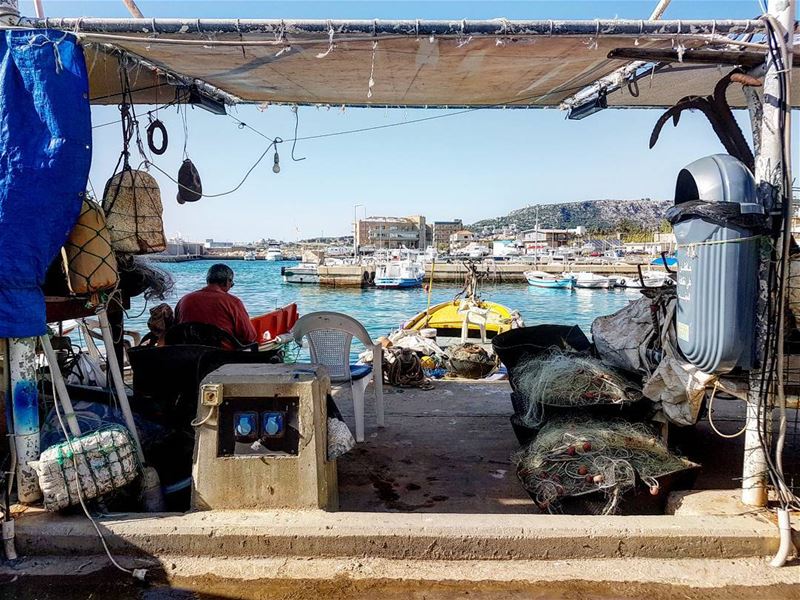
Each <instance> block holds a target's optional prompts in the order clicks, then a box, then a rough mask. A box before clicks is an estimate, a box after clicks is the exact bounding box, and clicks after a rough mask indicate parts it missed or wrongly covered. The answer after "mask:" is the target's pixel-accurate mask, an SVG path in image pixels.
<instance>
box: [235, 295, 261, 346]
mask: <svg viewBox="0 0 800 600" xmlns="http://www.w3.org/2000/svg"><path fill="white" fill-rule="evenodd" d="M231 297H232V298H233V299H234V302H233V310H234V315H233V316H234V318H233V322H234V332H233V335H234V337H235V338H236V339H237V340H239V342H240V343H241V344H252V343H253V342H257V341H258V333H256V328H255V327H253V324H252V323H251V322H250V316H249V315H248V314H247V311H246V310H245V308H244V304H243V303H242V301H241V300H240V299H239V298H237V297H236V296H231Z"/></svg>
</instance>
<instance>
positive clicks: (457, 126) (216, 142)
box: [20, 0, 798, 240]
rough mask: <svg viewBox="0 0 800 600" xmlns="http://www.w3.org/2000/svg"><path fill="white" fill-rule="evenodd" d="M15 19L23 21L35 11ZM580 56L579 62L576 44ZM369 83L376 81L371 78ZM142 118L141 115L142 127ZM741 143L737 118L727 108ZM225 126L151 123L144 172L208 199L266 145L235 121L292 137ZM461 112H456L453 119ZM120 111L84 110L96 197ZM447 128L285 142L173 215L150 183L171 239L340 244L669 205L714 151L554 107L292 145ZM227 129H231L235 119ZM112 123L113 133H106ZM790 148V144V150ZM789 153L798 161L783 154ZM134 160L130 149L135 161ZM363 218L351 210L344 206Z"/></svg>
mask: <svg viewBox="0 0 800 600" xmlns="http://www.w3.org/2000/svg"><path fill="white" fill-rule="evenodd" d="M137 2H138V4H139V6H140V8H141V9H142V12H143V13H144V14H145V15H146V16H153V17H158V16H184V17H199V18H203V17H205V18H212V17H241V18H248V17H274V18H290V17H299V18H392V17H394V18H421V19H432V18H492V17H498V16H504V17H507V18H510V19H514V18H517V19H519V18H553V19H559V18H573V19H575V18H614V17H620V18H634V19H641V18H647V16H648V15H649V13H650V11H651V10H652V8H653V7H654V6H655V4H656V0H644V1H636V2H618V1H598V2H569V3H566V2H435V1H434V2H426V3H423V2H293V3H287V2H238V1H228V2H152V1H148V0H137ZM20 8H21V10H22V11H23V12H24V13H26V14H32V13H33V9H32V2H30V1H27V0H22V1H21V2H20ZM45 8H46V10H47V11H48V16H86V15H91V16H117V17H124V16H127V14H126V12H125V8H124V6H123V4H122V2H118V1H107V2H97V1H81V2H76V1H66V0H65V1H54V0H48V1H47V2H45ZM759 13H760V8H759V5H758V2H757V1H756V0H742V1H732V2H703V1H695V2H690V1H681V0H676V1H673V2H672V3H671V4H670V7H669V9H668V10H667V13H666V15H665V18H673V19H676V18H680V19H691V18H750V17H753V16H755V15H757V14H759ZM587 51H591V50H590V49H589V48H588V47H587ZM374 76H375V78H376V79H378V78H380V77H381V73H379V72H378V73H375V74H374ZM148 109H149V107H137V113H138V114H139V115H140V119H141V122H142V123H143V125H144V126H146V124H147V116H146V114H145V113H146V111H147V110H148ZM737 112H738V114H737V117H738V118H739V121H740V124H741V125H742V129H743V130H744V131H745V135H746V136H748V137H749V123H748V122H747V120H746V117H747V115H746V113H745V112H744V111H737ZM230 113H231V115H232V117H231V116H227V117H226V116H216V115H212V114H210V113H207V112H206V111H203V110H199V109H194V110H193V109H191V108H190V109H189V110H187V111H186V116H187V124H188V132H189V134H188V138H187V139H186V140H184V134H183V123H182V119H181V117H180V115H179V114H177V112H176V110H175V108H170V109H164V110H161V111H159V112H158V115H157V116H158V118H159V119H161V120H162V121H163V122H164V124H165V125H166V127H167V130H168V132H169V136H170V139H169V142H170V144H169V148H168V149H167V151H166V153H165V154H164V155H163V156H159V157H157V160H155V161H154V162H155V163H156V164H157V165H158V166H159V167H161V168H163V169H164V170H165V171H166V172H168V173H170V175H171V176H172V177H175V176H176V175H177V171H178V167H179V166H180V163H181V160H182V158H183V156H182V153H183V147H184V141H185V142H186V150H187V154H188V156H189V157H190V158H191V159H192V160H193V161H194V163H195V165H196V166H197V168H198V170H199V172H200V175H201V177H202V181H203V188H204V191H206V192H208V193H212V194H214V193H219V192H223V191H226V190H230V189H231V188H233V187H235V186H236V185H237V184H238V183H239V182H240V181H241V179H242V177H243V175H244V174H245V172H246V171H247V170H248V169H249V168H250V167H251V166H252V164H253V163H254V162H255V160H256V158H257V157H258V156H259V155H260V154H261V153H262V152H264V150H265V148H266V141H265V139H264V138H263V137H260V136H259V135H258V134H257V133H255V132H254V131H252V130H251V129H249V128H241V127H240V126H239V124H238V122H237V119H238V120H240V121H243V122H245V123H247V124H248V125H249V126H252V127H253V128H254V129H256V130H258V131H260V132H262V133H263V134H264V135H267V136H269V137H274V136H280V137H282V138H284V139H291V138H292V137H293V136H294V127H295V115H294V113H293V112H292V108H291V107H288V106H270V107H269V108H268V109H266V110H259V109H258V108H257V107H255V106H241V107H234V108H232V109H231V110H230ZM455 113H458V114H455ZM118 115H119V112H118V110H117V108H116V107H114V106H107V107H101V106H96V107H94V108H93V110H92V116H93V123H94V126H95V129H94V150H93V151H94V157H93V164H92V170H91V185H92V188H93V189H94V191H95V194H96V195H101V194H102V190H103V186H104V184H105V182H106V180H107V179H108V178H109V177H110V176H111V175H112V172H113V169H114V165H115V164H116V162H117V158H118V156H119V152H120V149H121V132H120V129H119V124H117V123H115V121H116V120H118V118H119V117H118ZM435 115H436V116H438V115H450V116H447V117H445V118H441V119H437V120H433V121H426V122H422V123H410V124H405V125H403V126H398V127H393V128H389V129H381V130H378V131H370V132H362V133H354V134H351V135H341V136H335V137H328V138H322V139H315V140H308V141H302V142H299V143H298V144H297V147H296V148H295V149H294V157H295V158H296V159H304V160H293V159H292V148H291V144H281V145H280V146H279V148H278V150H279V154H280V165H281V170H280V173H279V174H275V173H273V172H272V168H271V167H272V151H270V152H269V153H268V156H267V157H266V158H265V159H264V161H263V162H262V163H261V164H260V165H259V166H258V167H257V168H256V169H255V170H254V172H253V174H252V175H251V176H250V177H249V178H248V180H247V181H246V182H245V183H244V184H243V185H242V187H241V188H240V189H239V190H238V191H237V192H235V193H233V194H231V195H228V196H224V197H221V198H203V199H201V200H200V201H199V202H197V203H187V204H178V203H177V202H176V200H175V195H176V186H175V184H174V183H172V182H171V181H170V180H169V179H168V178H167V177H164V176H163V175H162V174H161V173H158V172H153V175H154V176H155V177H156V179H157V180H158V182H159V184H160V186H161V193H162V201H163V204H164V222H165V229H166V232H167V234H168V235H170V236H172V235H174V234H176V233H177V232H180V233H181V234H182V236H183V237H184V238H186V239H192V240H204V239H206V238H214V239H220V240H248V239H250V240H257V239H261V238H276V239H282V240H298V239H302V238H312V237H318V236H322V235H325V236H341V235H352V233H353V221H354V212H355V211H357V212H358V215H359V216H361V215H363V214H364V212H366V214H367V215H380V216H383V215H412V214H423V215H425V216H426V217H427V219H428V220H429V221H431V222H432V221H435V220H451V219H461V220H462V221H463V222H464V224H469V223H473V222H475V221H478V220H481V219H486V218H492V217H498V216H502V215H505V214H507V213H508V212H510V211H512V210H514V209H518V208H522V207H524V206H526V205H530V204H536V203H538V202H545V203H553V202H569V201H582V200H593V199H601V198H612V199H617V198H618V199H638V198H643V197H650V198H656V199H658V198H661V199H668V198H671V197H672V195H673V190H674V182H675V178H676V176H677V173H678V171H679V170H680V169H681V168H682V167H683V166H684V165H686V164H688V163H689V162H691V161H693V160H695V159H697V158H700V157H702V156H705V155H708V154H713V153H718V152H723V151H724V150H723V148H722V146H721V144H720V143H719V142H718V140H717V138H716V136H715V135H714V133H713V131H712V129H711V127H710V125H709V124H708V122H707V121H706V120H705V118H704V117H703V116H702V115H700V114H690V113H687V114H685V115H683V117H682V119H681V123H680V126H679V127H678V128H673V127H672V126H671V125H669V126H667V127H665V129H664V131H663V132H662V135H661V139H660V141H659V143H658V145H657V146H656V147H655V148H654V149H653V150H648V145H647V144H648V139H649V136H650V131H651V130H652V127H653V125H654V124H655V122H656V120H657V118H658V116H659V115H660V111H655V110H649V111H648V110H641V111H640V110H605V111H602V112H600V113H597V114H595V115H592V116H591V117H589V118H587V119H584V120H582V121H565V119H564V117H565V114H564V113H562V112H560V111H558V110H524V109H523V110H502V109H485V110H475V111H470V112H466V113H465V112H463V111H446V110H422V109H416V110H412V109H409V110H404V109H382V108H381V109H379V108H374V109H351V108H348V109H346V110H344V111H343V110H341V109H340V108H330V109H327V108H316V107H299V109H298V116H299V134H300V135H301V136H311V135H316V134H323V133H330V132H340V131H350V130H355V129H362V128H367V127H374V126H378V125H386V124H389V123H405V122H408V121H412V120H414V119H419V118H423V117H429V116H435ZM233 117H235V118H233ZM107 123H110V124H109V125H105V124H107ZM797 139H798V136H795V138H794V144H795V146H796V145H797ZM795 151H797V150H796V149H795ZM137 160H138V156H137V153H136V151H135V150H134V151H133V157H132V163H133V164H134V166H136V165H137V164H138V163H137ZM358 205H360V208H356V207H357V206H358Z"/></svg>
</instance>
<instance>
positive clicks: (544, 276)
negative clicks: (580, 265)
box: [524, 271, 575, 289]
mask: <svg viewBox="0 0 800 600" xmlns="http://www.w3.org/2000/svg"><path fill="white" fill-rule="evenodd" d="M524 275H525V279H527V280H528V284H529V285H533V286H536V287H543V288H569V289H571V288H572V286H573V284H574V283H575V278H574V277H572V276H571V275H564V274H562V275H560V276H559V275H556V274H554V273H545V272H544V271H525V273H524Z"/></svg>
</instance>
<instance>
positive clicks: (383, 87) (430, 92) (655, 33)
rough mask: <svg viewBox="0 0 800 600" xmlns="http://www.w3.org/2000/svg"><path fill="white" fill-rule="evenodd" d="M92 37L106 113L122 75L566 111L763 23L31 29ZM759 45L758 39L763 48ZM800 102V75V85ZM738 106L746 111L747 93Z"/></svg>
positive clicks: (656, 92)
mask: <svg viewBox="0 0 800 600" xmlns="http://www.w3.org/2000/svg"><path fill="white" fill-rule="evenodd" d="M28 24H30V25H33V26H36V27H45V26H47V27H51V28H58V29H64V30H67V31H74V32H76V33H77V34H78V35H79V36H81V39H82V43H83V45H84V47H85V50H86V54H87V63H88V65H89V69H90V78H91V93H92V102H93V103H95V104H117V103H119V101H120V99H121V97H120V92H121V89H122V84H121V81H122V78H121V77H120V66H121V65H124V66H125V68H126V69H127V71H128V80H129V82H130V88H131V89H132V90H133V98H134V101H135V102H137V103H148V104H151V103H152V104H155V103H163V102H168V101H169V100H171V99H172V98H174V96H175V90H174V89H173V86H174V85H175V84H182V85H185V84H187V83H202V84H206V85H207V86H208V87H207V90H206V91H209V92H210V93H212V95H213V94H215V93H216V94H217V95H219V96H221V97H223V98H224V99H225V100H226V101H228V102H251V103H263V102H268V103H297V104H319V105H348V106H403V107H458V106H466V107H477V106H498V107H500V106H513V107H555V106H558V105H559V104H560V103H561V102H562V101H564V100H565V99H567V98H569V97H570V96H572V95H573V94H575V93H576V92H578V91H579V90H581V89H583V88H585V87H586V86H588V85H590V84H592V83H593V82H595V81H596V80H597V79H599V78H600V77H602V76H605V75H608V74H609V73H612V72H613V71H614V70H615V69H617V68H619V67H621V66H624V65H625V64H627V62H628V61H627V60H622V59H609V58H608V54H609V52H611V51H613V50H615V49H619V48H632V47H635V48H641V49H667V50H668V49H674V48H676V46H677V47H680V48H698V47H704V48H711V49H713V48H723V47H724V44H725V43H726V41H727V40H726V38H723V37H722V35H723V34H724V35H730V36H734V35H742V34H745V33H750V34H753V33H755V34H756V35H757V34H758V32H759V31H760V23H758V22H756V21H716V22H711V21H708V22H694V21H683V22H681V21H652V22H647V21H573V22H570V21H533V22H518V21H506V20H502V19H500V20H494V21H479V22H468V21H457V22H438V21H437V22H421V21H401V22H386V21H380V22H377V21H376V22H372V21H368V22H365V21H358V22H341V21H309V22H296V21H245V20H224V21H221V20H204V21H200V20H186V19H183V20H180V19H163V20H161V19H125V20H107V19H80V20H78V19H50V20H31V21H29V22H28ZM756 39H757V38H756ZM731 68H732V66H731V65H725V66H721V67H720V66H715V65H690V64H686V63H673V64H670V65H662V66H659V67H658V68H657V69H655V70H654V72H653V74H652V76H650V75H648V76H646V77H644V78H642V79H641V81H640V82H639V86H638V88H639V89H638V95H632V94H631V93H630V92H629V91H628V90H627V89H624V88H623V89H622V90H619V91H611V93H610V94H609V96H608V104H609V106H610V107H668V106H671V105H672V104H674V103H675V102H676V101H677V100H678V99H680V98H682V97H683V96H687V95H690V94H696V95H706V94H709V93H711V91H712V90H713V88H714V84H715V83H716V81H717V80H718V79H720V78H721V77H722V76H723V75H724V74H725V73H727V72H728V70H730V69H731ZM793 79H794V88H795V89H794V90H793V91H794V93H793V98H795V103H797V101H799V100H800V73H798V74H797V76H795V77H794V78H793ZM729 100H730V102H731V105H732V106H734V107H743V106H745V100H744V95H743V94H742V93H741V90H740V89H739V86H732V88H731V93H730V95H729Z"/></svg>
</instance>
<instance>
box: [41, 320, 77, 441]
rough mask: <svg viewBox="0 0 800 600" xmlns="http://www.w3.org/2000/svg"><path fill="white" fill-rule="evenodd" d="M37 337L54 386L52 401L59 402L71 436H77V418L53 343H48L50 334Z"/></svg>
mask: <svg viewBox="0 0 800 600" xmlns="http://www.w3.org/2000/svg"><path fill="white" fill-rule="evenodd" d="M39 339H40V341H41V342H42V349H43V350H44V355H45V357H46V358H47V365H48V366H49V367H50V377H51V379H52V380H53V385H54V386H55V388H56V397H54V398H53V402H61V406H62V407H63V408H64V416H65V417H66V419H67V425H68V426H69V431H70V433H71V434H72V435H73V436H75V437H78V436H80V434H81V428H80V427H79V426H78V419H77V418H76V417H75V409H74V408H73V406H72V400H71V399H70V397H69V392H68V391H67V385H66V383H65V382H64V377H63V376H62V375H61V371H60V370H59V368H58V359H57V358H56V353H55V351H54V350H53V345H52V344H51V343H50V336H48V335H47V334H44V335H43V336H42V337H41V338H39Z"/></svg>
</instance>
